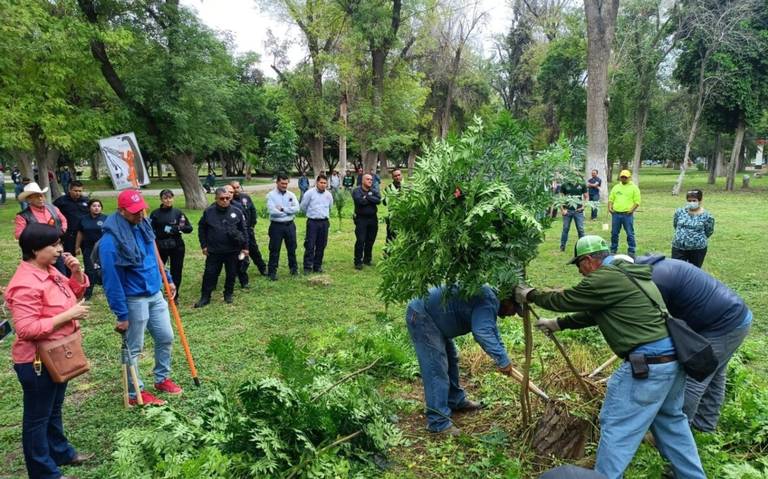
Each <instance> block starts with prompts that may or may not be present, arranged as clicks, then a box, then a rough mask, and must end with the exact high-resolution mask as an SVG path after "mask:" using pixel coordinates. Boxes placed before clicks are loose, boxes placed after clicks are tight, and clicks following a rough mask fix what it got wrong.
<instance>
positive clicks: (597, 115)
mask: <svg viewBox="0 0 768 479" xmlns="http://www.w3.org/2000/svg"><path fill="white" fill-rule="evenodd" d="M618 10H619V0H584V12H585V14H586V21H587V162H586V171H585V175H586V174H588V172H589V171H590V170H597V171H598V174H599V175H600V176H601V177H603V178H606V172H607V169H608V115H607V112H608V108H607V105H606V103H607V101H608V65H609V63H610V59H611V45H612V44H613V37H614V34H615V27H616V16H617V14H618ZM607 187H608V182H607V181H604V182H603V184H602V186H601V188H600V190H601V191H600V193H601V194H600V196H601V197H602V198H606V197H607V195H606V194H605V193H606V192H607Z"/></svg>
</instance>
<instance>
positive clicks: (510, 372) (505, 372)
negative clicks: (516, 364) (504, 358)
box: [499, 363, 513, 376]
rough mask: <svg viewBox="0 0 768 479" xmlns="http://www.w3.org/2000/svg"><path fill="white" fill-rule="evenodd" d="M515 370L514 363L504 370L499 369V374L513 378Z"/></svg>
mask: <svg viewBox="0 0 768 479" xmlns="http://www.w3.org/2000/svg"><path fill="white" fill-rule="evenodd" d="M512 371H513V368H512V363H509V364H507V365H506V366H504V367H503V368H499V372H500V373H501V374H503V375H505V376H512V375H513V372H512Z"/></svg>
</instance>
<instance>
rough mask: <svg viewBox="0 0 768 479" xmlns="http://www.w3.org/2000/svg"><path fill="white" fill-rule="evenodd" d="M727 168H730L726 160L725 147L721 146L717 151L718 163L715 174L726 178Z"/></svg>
mask: <svg viewBox="0 0 768 479" xmlns="http://www.w3.org/2000/svg"><path fill="white" fill-rule="evenodd" d="M727 169H728V164H727V162H726V160H725V153H724V152H723V148H722V147H721V148H720V150H719V151H718V152H717V164H716V165H715V176H717V177H718V178H725V175H726V170H727Z"/></svg>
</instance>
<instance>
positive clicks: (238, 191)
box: [229, 180, 267, 289]
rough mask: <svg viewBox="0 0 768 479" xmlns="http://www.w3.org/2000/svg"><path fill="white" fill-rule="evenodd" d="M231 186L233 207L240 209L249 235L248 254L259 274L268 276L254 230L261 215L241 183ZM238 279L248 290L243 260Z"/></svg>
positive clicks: (235, 181)
mask: <svg viewBox="0 0 768 479" xmlns="http://www.w3.org/2000/svg"><path fill="white" fill-rule="evenodd" d="M229 186H231V187H232V206H233V207H235V208H238V209H239V210H240V212H241V213H242V214H243V217H244V218H245V232H246V234H247V235H248V254H249V255H250V257H251V260H252V261H253V264H255V265H256V267H257V268H258V269H259V273H261V275H262V276H266V274H267V264H266V263H265V262H264V258H262V256H261V251H259V246H258V245H257V244H256V233H254V231H253V229H254V228H255V227H256V222H257V221H258V220H259V214H258V212H257V211H256V206H255V205H254V204H253V200H252V199H251V197H250V196H249V195H248V194H246V193H245V191H244V190H243V187H242V186H241V185H240V182H239V181H237V180H232V181H230V182H229ZM237 277H238V279H239V280H240V286H242V287H243V288H244V289H247V288H248V262H247V260H245V259H244V260H243V264H242V265H241V267H240V268H238V269H237Z"/></svg>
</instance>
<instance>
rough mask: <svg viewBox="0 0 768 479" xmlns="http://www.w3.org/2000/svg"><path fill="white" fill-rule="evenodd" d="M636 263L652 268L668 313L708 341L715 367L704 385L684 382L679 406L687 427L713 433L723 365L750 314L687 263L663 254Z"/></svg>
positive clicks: (720, 401)
mask: <svg viewBox="0 0 768 479" xmlns="http://www.w3.org/2000/svg"><path fill="white" fill-rule="evenodd" d="M636 262H637V263H640V264H650V265H652V266H653V272H652V276H651V280H652V281H653V283H654V284H655V285H656V286H657V287H658V288H659V291H660V292H661V296H662V297H663V298H664V304H666V305H667V309H668V310H669V314H671V315H672V316H674V317H676V318H680V319H682V320H683V321H685V322H686V323H688V326H690V327H691V329H693V330H694V331H696V332H697V333H699V334H701V335H702V336H704V337H705V338H707V339H709V342H710V343H712V349H713V350H714V351H715V356H716V357H717V361H718V363H719V365H718V367H717V369H716V370H715V372H714V373H712V375H710V376H709V377H707V378H706V379H704V381H701V382H699V381H696V380H695V379H693V378H692V377H690V376H688V377H687V378H686V380H685V402H684V403H683V412H684V413H685V415H686V416H688V421H689V422H690V423H691V426H692V427H693V428H695V429H698V430H699V431H703V432H712V431H714V430H715V428H716V427H717V423H718V421H719V419H720V408H722V406H723V400H724V399H725V376H726V372H727V371H728V361H729V360H730V359H731V356H733V353H735V352H736V350H737V349H738V348H739V346H741V343H743V342H744V339H746V337H747V334H748V333H749V329H750V326H751V325H752V311H750V309H749V307H748V306H747V304H746V303H745V302H744V300H743V299H742V298H741V297H740V296H739V295H738V294H736V293H735V292H734V291H733V290H731V289H730V288H729V287H728V286H726V285H724V284H723V283H721V282H720V281H718V280H716V279H715V278H714V277H712V276H711V275H709V274H708V273H707V272H705V271H704V270H702V269H700V268H698V267H696V266H694V265H693V264H691V263H687V262H685V261H681V260H677V259H668V258H665V257H664V256H662V255H649V256H642V257H640V258H637V261H636Z"/></svg>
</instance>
